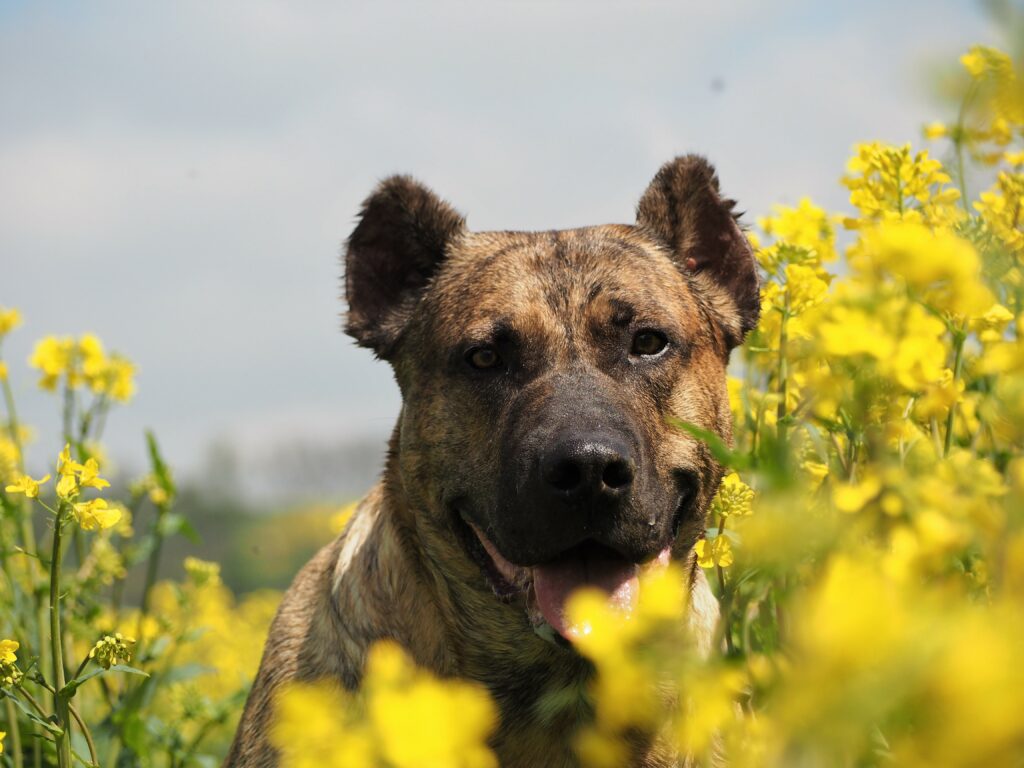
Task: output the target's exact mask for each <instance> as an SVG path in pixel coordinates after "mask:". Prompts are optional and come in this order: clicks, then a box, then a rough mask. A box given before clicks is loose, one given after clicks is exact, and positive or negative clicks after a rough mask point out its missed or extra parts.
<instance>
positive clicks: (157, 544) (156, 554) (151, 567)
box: [135, 504, 167, 658]
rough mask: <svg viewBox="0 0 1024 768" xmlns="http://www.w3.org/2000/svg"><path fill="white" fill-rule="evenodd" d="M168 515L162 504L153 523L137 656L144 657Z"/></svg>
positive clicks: (140, 605) (165, 507)
mask: <svg viewBox="0 0 1024 768" xmlns="http://www.w3.org/2000/svg"><path fill="white" fill-rule="evenodd" d="M166 514H167V505H166V504H161V505H160V506H158V507H157V513H156V521H155V522H154V523H153V551H152V552H150V553H149V561H148V562H147V563H146V581H145V582H144V585H143V587H142V600H141V602H140V603H139V622H138V628H137V629H136V632H135V636H136V637H137V638H139V641H138V646H137V651H136V652H137V654H138V656H139V657H140V658H141V656H142V623H143V622H144V621H145V619H146V617H147V616H149V607H150V606H149V601H150V597H151V593H152V591H153V585H154V584H156V576H157V572H158V571H159V570H160V551H161V550H162V549H163V547H164V533H163V528H164V526H163V521H164V516H165V515H166Z"/></svg>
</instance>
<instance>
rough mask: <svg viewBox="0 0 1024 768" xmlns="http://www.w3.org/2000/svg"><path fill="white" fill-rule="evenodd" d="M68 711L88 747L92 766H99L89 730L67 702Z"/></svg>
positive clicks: (94, 743) (94, 744) (76, 711)
mask: <svg viewBox="0 0 1024 768" xmlns="http://www.w3.org/2000/svg"><path fill="white" fill-rule="evenodd" d="M68 709H69V710H71V716H72V717H73V718H75V722H76V723H78V727H79V728H80V729H81V731H82V735H83V736H85V743H86V744H87V745H88V746H89V757H90V758H92V764H93V765H95V766H97V768H98V766H99V764H100V758H99V756H98V755H97V754H96V742H94V741H93V740H92V733H91V732H90V731H89V728H88V727H87V726H86V725H85V721H84V720H82V716H81V715H80V714H78V710H77V709H75V708H74V706H73V705H72V704H71V703H70V702H69V703H68Z"/></svg>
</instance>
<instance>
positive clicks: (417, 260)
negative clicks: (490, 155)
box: [345, 176, 465, 358]
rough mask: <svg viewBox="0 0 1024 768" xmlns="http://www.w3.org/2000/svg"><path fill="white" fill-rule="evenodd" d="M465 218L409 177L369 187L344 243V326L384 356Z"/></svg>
mask: <svg viewBox="0 0 1024 768" xmlns="http://www.w3.org/2000/svg"><path fill="white" fill-rule="evenodd" d="M464 228H465V219H464V218H463V217H462V216H461V215H460V214H459V213H458V212H457V211H455V210H454V209H453V208H452V207H451V206H450V205H448V203H446V202H445V201H444V200H442V199H441V198H440V197H438V196H437V195H436V194H434V192H432V191H431V190H429V189H427V188H426V187H425V186H423V185H422V184H420V183H419V182H417V181H416V180H414V179H412V178H410V177H409V176H391V177H389V178H387V179H385V180H384V181H382V182H381V183H380V184H379V185H378V186H377V189H375V190H374V191H373V194H371V195H370V196H369V197H368V198H367V199H366V201H365V202H364V203H363V208H362V211H361V213H360V214H359V223H358V224H357V225H356V228H355V230H354V231H353V232H352V235H351V236H350V237H349V239H348V243H347V244H346V247H345V298H346V300H347V301H348V315H347V317H346V323H345V331H346V332H347V333H348V334H349V335H350V336H352V337H353V338H354V339H355V340H356V341H358V342H359V344H360V345H361V346H364V347H369V348H370V349H373V350H374V351H375V352H376V353H377V354H378V355H379V356H381V357H384V358H387V357H388V355H389V353H390V352H391V350H392V348H393V346H394V344H395V342H396V341H397V340H398V337H399V335H400V334H401V332H402V329H403V328H404V327H405V324H406V322H407V321H408V320H409V318H410V316H411V315H412V312H413V310H414V309H415V306H416V302H417V301H418V299H419V298H420V295H421V294H422V292H423V290H424V288H426V286H427V284H428V283H429V281H430V279H431V278H432V277H433V276H434V274H435V273H436V272H437V269H438V267H439V266H440V265H441V263H442V262H443V261H444V258H445V255H446V253H447V248H448V244H449V243H450V242H451V241H452V239H453V238H456V237H458V235H459V234H460V233H461V232H462V231H463V230H464Z"/></svg>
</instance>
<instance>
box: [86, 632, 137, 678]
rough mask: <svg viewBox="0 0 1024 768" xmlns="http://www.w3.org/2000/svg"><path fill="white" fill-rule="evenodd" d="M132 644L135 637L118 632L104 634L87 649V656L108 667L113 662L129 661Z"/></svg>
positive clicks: (105, 667) (113, 663)
mask: <svg viewBox="0 0 1024 768" xmlns="http://www.w3.org/2000/svg"><path fill="white" fill-rule="evenodd" d="M133 645H135V638H133V637H125V636H124V635H122V634H121V633H120V632H115V633H114V634H113V635H104V636H103V637H102V638H101V639H100V640H99V641H98V642H97V643H96V645H94V646H93V647H92V649H91V650H90V651H89V658H90V659H92V660H93V661H95V662H96V663H97V664H99V665H100V666H101V667H103V668H104V669H110V668H111V667H112V666H114V665H115V664H119V663H121V662H128V661H131V659H132V649H131V646H133Z"/></svg>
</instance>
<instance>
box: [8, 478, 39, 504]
mask: <svg viewBox="0 0 1024 768" xmlns="http://www.w3.org/2000/svg"><path fill="white" fill-rule="evenodd" d="M49 479H50V476H49V475H46V476H45V477H43V478H42V479H41V480H33V479H32V478H31V477H29V476H28V475H22V476H21V477H19V478H18V479H17V480H15V481H14V483H13V484H11V485H8V486H7V488H6V489H5V490H6V491H7V492H8V493H24V494H25V496H27V497H28V498H30V499H35V498H38V496H39V486H40V485H42V484H43V483H45V482H46V481H47V480H49Z"/></svg>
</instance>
